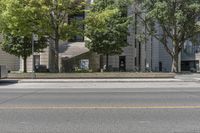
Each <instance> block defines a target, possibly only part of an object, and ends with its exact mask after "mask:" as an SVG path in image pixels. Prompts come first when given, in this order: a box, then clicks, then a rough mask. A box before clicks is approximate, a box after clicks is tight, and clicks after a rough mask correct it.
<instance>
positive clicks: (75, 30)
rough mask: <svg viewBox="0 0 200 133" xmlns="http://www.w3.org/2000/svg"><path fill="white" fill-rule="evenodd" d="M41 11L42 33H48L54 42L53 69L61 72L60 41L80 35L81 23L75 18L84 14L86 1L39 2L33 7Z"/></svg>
mask: <svg viewBox="0 0 200 133" xmlns="http://www.w3.org/2000/svg"><path fill="white" fill-rule="evenodd" d="M33 6H34V7H35V8H36V9H37V10H39V11H40V15H41V16H40V18H39V19H40V23H41V25H42V27H41V30H42V32H44V33H46V35H48V36H49V37H50V39H51V40H53V42H54V46H52V48H53V51H51V52H52V55H53V56H52V62H53V63H52V65H53V66H52V68H53V69H54V71H55V72H58V71H59V64H58V60H59V41H60V40H63V41H65V40H68V39H70V38H71V37H73V36H74V35H77V34H80V30H79V27H80V23H81V22H78V21H76V20H73V19H71V20H70V22H69V18H73V17H74V16H76V15H79V14H83V13H84V6H85V2H84V0H37V1H36V4H34V5H33Z"/></svg>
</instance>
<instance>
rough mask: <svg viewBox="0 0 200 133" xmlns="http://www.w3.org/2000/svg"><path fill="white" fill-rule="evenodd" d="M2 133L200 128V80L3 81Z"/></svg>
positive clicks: (174, 132) (145, 132)
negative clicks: (131, 81)
mask: <svg viewBox="0 0 200 133" xmlns="http://www.w3.org/2000/svg"><path fill="white" fill-rule="evenodd" d="M0 133H200V82H163V83H161V82H160V83H157V82H141V83H138V82H135V83H130V82H128V83H125V82H123V83H59V84H56V83H19V84H0Z"/></svg>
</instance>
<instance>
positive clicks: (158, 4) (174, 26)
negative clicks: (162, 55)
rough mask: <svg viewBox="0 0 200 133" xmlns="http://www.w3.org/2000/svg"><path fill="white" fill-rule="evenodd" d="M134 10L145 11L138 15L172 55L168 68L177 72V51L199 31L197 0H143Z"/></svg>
mask: <svg viewBox="0 0 200 133" xmlns="http://www.w3.org/2000/svg"><path fill="white" fill-rule="evenodd" d="M140 2H141V1H140ZM137 10H142V12H145V14H146V15H145V18H144V17H141V18H142V19H143V22H144V24H145V25H146V27H147V30H148V31H149V33H150V34H151V35H152V36H153V37H155V38H156V39H158V40H159V41H160V42H161V43H162V44H163V45H164V47H165V49H166V51H167V52H168V53H169V55H170V56H171V58H172V68H171V71H172V72H180V67H179V60H180V59H179V54H180V52H181V50H182V48H183V46H184V43H185V41H187V40H192V39H193V38H194V37H195V36H196V35H197V34H199V31H200V23H199V22H200V21H199V20H198V17H199V14H200V0H143V1H142V2H141V8H140V9H136V11H137ZM156 25H158V26H156ZM158 29H159V30H160V31H159V30H158ZM160 33H161V34H162V35H161V36H160Z"/></svg>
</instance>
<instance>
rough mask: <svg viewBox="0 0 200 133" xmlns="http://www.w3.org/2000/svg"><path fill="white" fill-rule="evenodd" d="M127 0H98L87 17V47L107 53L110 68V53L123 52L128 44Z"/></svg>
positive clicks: (128, 19)
mask: <svg viewBox="0 0 200 133" xmlns="http://www.w3.org/2000/svg"><path fill="white" fill-rule="evenodd" d="M125 1H126V2H128V1H127V0H96V1H95V2H94V3H93V4H92V5H91V8H90V10H89V11H88V14H87V17H86V20H85V21H86V30H85V36H86V37H87V38H88V40H87V47H88V48H89V49H90V50H91V51H93V52H97V53H98V54H102V55H106V69H107V70H108V57H109V55H117V54H121V53H122V52H123V49H122V48H124V47H126V46H127V45H128V43H127V36H128V26H129V24H130V18H129V17H127V6H128V5H127V4H128V3H126V2H125Z"/></svg>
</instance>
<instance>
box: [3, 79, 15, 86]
mask: <svg viewBox="0 0 200 133" xmlns="http://www.w3.org/2000/svg"><path fill="white" fill-rule="evenodd" d="M17 83H18V80H7V79H1V80H0V86H6V85H11V84H17Z"/></svg>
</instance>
